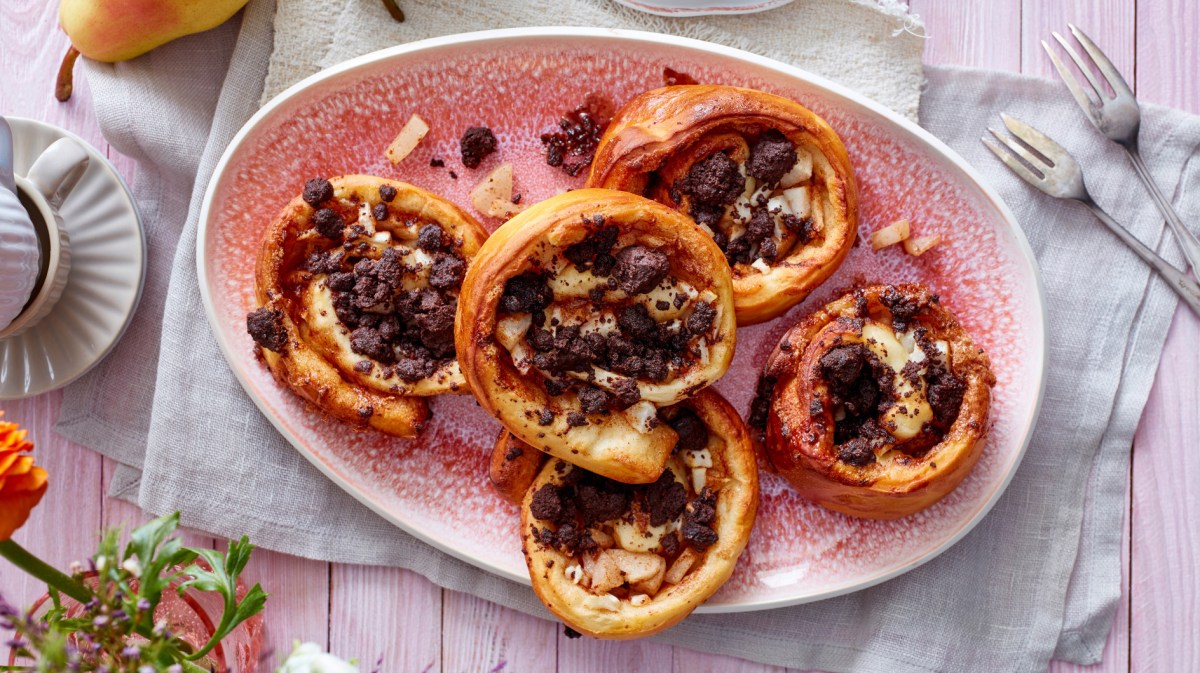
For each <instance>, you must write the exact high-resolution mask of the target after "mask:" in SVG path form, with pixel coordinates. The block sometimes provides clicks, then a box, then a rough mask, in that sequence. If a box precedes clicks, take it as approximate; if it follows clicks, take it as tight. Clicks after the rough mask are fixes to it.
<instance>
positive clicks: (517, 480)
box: [488, 428, 546, 505]
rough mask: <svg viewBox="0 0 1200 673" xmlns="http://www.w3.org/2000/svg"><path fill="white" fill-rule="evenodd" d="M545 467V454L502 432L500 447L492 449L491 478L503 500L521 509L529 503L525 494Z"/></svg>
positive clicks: (505, 431)
mask: <svg viewBox="0 0 1200 673" xmlns="http://www.w3.org/2000/svg"><path fill="white" fill-rule="evenodd" d="M545 463H546V454H545V453H543V452H541V451H538V450H537V449H535V448H533V447H532V446H530V445H528V444H526V443H525V442H522V441H521V440H519V439H517V438H516V437H515V436H514V435H513V434H512V433H511V432H509V431H508V430H505V429H504V428H501V429H500V436H499V437H497V438H496V446H495V447H494V448H493V449H492V459H491V460H490V461H489V463H488V478H490V479H491V480H492V486H494V487H495V488H496V492H497V493H499V494H500V497H502V498H504V499H505V500H507V501H508V502H510V503H512V504H514V505H520V504H521V502H522V501H523V500H524V499H525V492H526V491H528V490H529V486H530V485H531V484H533V480H534V479H535V478H536V477H537V474H538V472H539V471H540V470H541V469H542V465H544V464H545Z"/></svg>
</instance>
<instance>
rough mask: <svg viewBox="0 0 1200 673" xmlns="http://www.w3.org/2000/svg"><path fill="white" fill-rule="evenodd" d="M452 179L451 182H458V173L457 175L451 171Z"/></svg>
mask: <svg viewBox="0 0 1200 673" xmlns="http://www.w3.org/2000/svg"><path fill="white" fill-rule="evenodd" d="M450 179H451V180H457V179H458V173H455V172H454V171H450Z"/></svg>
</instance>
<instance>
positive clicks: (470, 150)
mask: <svg viewBox="0 0 1200 673" xmlns="http://www.w3.org/2000/svg"><path fill="white" fill-rule="evenodd" d="M460 147H461V152H462V162H463V165H464V166H466V167H467V168H477V167H478V166H479V164H480V163H482V162H483V159H484V157H486V156H487V155H489V154H491V153H492V152H495V151H496V136H495V135H493V134H492V130H491V129H490V128H488V127H486V126H472V127H471V128H469V129H467V132H466V133H464V134H463V137H462V141H461V142H460Z"/></svg>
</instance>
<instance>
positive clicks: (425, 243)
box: [248, 175, 487, 437]
mask: <svg viewBox="0 0 1200 673" xmlns="http://www.w3.org/2000/svg"><path fill="white" fill-rule="evenodd" d="M318 187H320V188H318ZM384 193H386V194H387V195H389V196H391V197H392V198H390V199H387V200H385V199H384V198H383V194H384ZM306 199H307V200H306ZM310 201H311V202H315V203H316V205H315V206H314V205H312V204H311V203H310ZM322 211H324V212H322ZM330 212H332V213H333V216H331V215H330V214H329V213H330ZM380 216H382V217H380ZM338 218H340V220H339V219H338ZM430 225H433V227H434V228H433V229H430V230H428V231H426V232H425V233H426V238H425V239H420V235H421V231H422V230H423V229H425V228H426V227H427V226H430ZM322 229H323V230H324V232H325V233H322ZM439 229H440V233H441V236H440V238H439V237H438V235H437V234H438V233H439V232H438V230H439ZM486 238H487V232H486V230H484V229H483V227H482V226H481V225H480V224H479V223H478V222H476V221H475V220H474V219H472V218H471V217H470V216H469V215H467V214H466V213H464V212H463V211H462V210H460V209H459V208H458V207H456V206H454V205H453V204H451V203H450V202H448V201H446V200H444V199H442V198H440V197H438V196H435V195H433V194H431V193H429V192H427V191H425V190H423V189H420V188H418V187H414V186H412V185H409V184H405V183H403V182H397V181H394V180H386V179H383V178H378V177H373V176H366V175H345V176H341V177H335V178H332V179H330V180H328V181H323V180H321V179H317V180H314V181H310V184H309V185H308V186H306V190H305V194H304V195H302V196H297V197H296V198H295V199H293V200H292V201H291V202H290V203H288V205H287V206H286V207H285V208H284V209H283V210H282V211H281V212H280V213H279V215H278V216H277V217H276V218H275V220H274V221H273V222H272V223H271V225H270V226H269V227H268V228H267V230H266V232H265V234H264V236H263V241H262V245H261V248H260V252H259V258H258V262H257V267H256V278H255V280H256V283H255V290H256V298H257V302H258V306H259V308H258V310H256V311H255V312H253V313H251V314H250V316H249V317H248V323H249V330H250V332H251V334H252V336H254V338H255V341H256V342H257V343H258V344H259V346H260V347H261V353H262V358H263V361H264V362H265V363H266V365H267V366H268V367H269V368H270V370H271V372H272V373H273V374H274V376H275V378H276V379H277V380H278V381H280V382H281V383H282V384H284V385H286V386H288V387H289V388H291V389H292V390H293V391H294V392H296V393H297V394H298V395H300V396H301V397H303V398H304V399H306V400H308V401H309V402H311V403H313V404H314V405H315V406H317V407H318V408H320V409H321V410H323V411H325V412H326V413H328V414H329V415H331V416H334V417H335V418H338V419H340V420H343V421H345V422H347V423H350V424H352V425H355V426H358V427H371V428H375V429H377V430H380V431H382V432H385V433H388V434H392V435H396V436H400V437H413V436H416V435H417V434H418V433H419V432H420V431H421V428H422V426H423V425H424V423H425V422H426V421H427V420H428V419H429V417H430V412H429V407H428V405H427V404H426V402H425V400H423V399H422V398H423V397H427V396H431V395H438V394H442V393H454V392H460V391H462V388H464V386H465V383H466V381H465V379H464V378H463V376H462V373H461V371H460V370H459V367H458V364H457V362H456V361H455V359H454V357H453V352H452V351H451V352H450V353H449V355H446V354H444V353H443V354H441V355H436V356H435V355H430V351H429V350H428V349H426V348H425V345H424V344H423V343H422V342H421V339H425V338H426V337H425V336H424V334H425V332H424V330H426V329H427V328H428V329H430V330H434V331H437V330H441V331H442V332H445V335H444V336H445V339H446V341H445V342H444V345H443V346H442V348H443V349H444V348H447V347H449V348H452V346H453V343H452V341H449V339H450V338H451V336H452V333H451V330H452V323H451V322H450V320H452V318H453V315H454V305H453V304H454V301H455V297H456V296H457V294H458V290H457V285H458V284H459V282H461V278H462V275H463V274H464V273H465V267H466V264H467V263H468V262H469V261H470V259H471V258H472V257H473V256H474V255H475V253H476V252H477V251H478V250H479V247H480V245H482V243H483V241H484V240H485V239H486ZM431 240H433V241H434V242H432V243H431V242H430V241H431ZM385 257H386V258H388V259H389V260H390V261H389V262H387V263H386V264H385V263H384V262H382V261H381V260H383V259H384V258H385ZM364 260H365V261H364ZM389 265H390V266H389ZM389 274H390V275H389ZM335 276H338V277H340V282H338V281H334V280H333V279H334V277H335ZM364 276H370V277H369V278H367V279H365V280H364V278H363V277H364ZM435 276H436V277H437V278H436V279H434V277H435ZM331 282H333V284H334V285H335V286H336V287H337V288H339V289H336V290H335V289H333V288H331V287H330V284H331ZM431 283H432V284H435V285H437V287H436V288H434V287H432V286H431ZM367 292H378V293H379V294H378V297H379V301H378V303H376V304H374V305H373V306H364V305H365V304H366V303H367V301H364V300H363V297H364V296H365V295H364V293H367ZM422 292H424V293H426V294H425V295H420V296H424V297H425V299H426V301H427V302H428V304H429V306H421V307H420V310H425V309H426V308H430V307H432V308H431V309H430V312H429V313H425V314H421V315H420V320H418V321H417V322H418V323H420V325H421V326H420V328H419V329H418V327H417V326H415V325H407V324H405V323H404V320H405V318H404V317H403V314H402V313H401V309H400V308H398V307H399V306H400V305H401V304H402V303H404V302H409V304H414V305H415V303H416V298H417V297H418V296H419V294H418V293H422ZM372 296H375V295H372ZM370 301H374V299H372V300H370ZM356 302H357V303H356ZM413 310H418V309H416V308H414V309H413ZM439 311H440V312H441V314H443V315H440V317H439V319H440V321H441V323H442V326H441V327H437V326H431V325H426V324H425V322H424V321H425V320H426V318H428V320H429V321H430V322H431V323H432V322H437V321H436V320H434V316H437V312H439ZM368 313H373V314H375V315H374V317H372V316H368V315H367V314H368ZM347 320H348V321H350V324H347V322H346V321H347ZM381 320H383V321H387V322H391V325H390V326H389V327H384V326H383V325H382V322H381ZM256 321H257V324H256ZM372 325H374V327H372ZM397 326H398V327H397ZM359 328H364V331H361V332H360V331H359ZM392 328H397V329H398V330H399V331H406V330H407V331H409V332H412V333H413V334H417V333H418V332H419V333H420V335H419V336H414V337H412V339H414V340H415V341H412V342H411V343H410V342H403V341H401V342H397V341H396V340H395V339H396V338H401V339H403V338H408V337H395V335H391V336H392V340H391V341H388V340H387V339H384V338H382V337H380V333H381V332H382V333H383V335H384V337H387V336H389V333H388V332H386V331H385V330H387V329H392ZM372 330H373V331H372ZM430 338H432V337H430ZM439 338H441V337H439ZM372 340H373V341H372ZM397 343H401V344H402V345H400V346H397V345H396V344H397ZM364 344H366V345H365V346H364ZM364 350H366V351H369V353H370V354H367V353H364V352H363V351H364ZM414 353H415V354H417V355H412V354H414ZM410 355H411V356H412V357H411V358H410ZM412 358H424V359H412ZM406 366H408V367H410V368H409V369H405V368H404V367H406ZM462 392H465V391H462Z"/></svg>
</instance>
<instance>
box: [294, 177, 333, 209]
mask: <svg viewBox="0 0 1200 673" xmlns="http://www.w3.org/2000/svg"><path fill="white" fill-rule="evenodd" d="M301 198H303V199H304V202H305V203H307V204H308V205H310V206H312V207H313V208H316V207H317V206H319V205H321V204H322V203H325V202H326V201H328V200H329V199H332V198H333V184H332V183H330V182H329V181H328V180H326V179H325V178H313V179H312V180H309V181H308V182H306V183H304V192H303V193H302V194H301Z"/></svg>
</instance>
